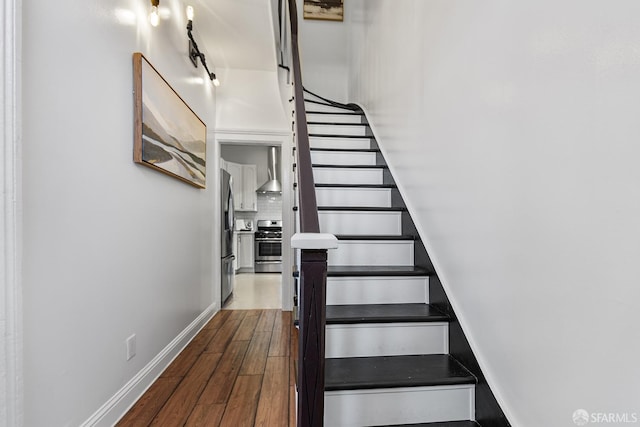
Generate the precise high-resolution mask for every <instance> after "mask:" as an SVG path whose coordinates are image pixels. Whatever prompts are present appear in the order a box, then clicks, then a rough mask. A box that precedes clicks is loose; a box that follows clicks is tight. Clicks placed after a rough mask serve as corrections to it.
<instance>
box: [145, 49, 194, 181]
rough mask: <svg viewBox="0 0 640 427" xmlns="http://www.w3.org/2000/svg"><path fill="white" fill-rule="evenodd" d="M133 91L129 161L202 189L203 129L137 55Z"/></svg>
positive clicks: (178, 96)
mask: <svg viewBox="0 0 640 427" xmlns="http://www.w3.org/2000/svg"><path fill="white" fill-rule="evenodd" d="M133 88H134V90H133V92H134V109H135V122H134V123H135V130H134V143H133V161H134V162H136V163H140V164H142V165H145V166H148V167H150V168H153V169H155V170H157V171H160V172H163V173H165V174H167V175H171V176H173V177H175V178H178V179H180V180H182V181H184V182H186V183H188V184H191V185H193V186H195V187H198V188H205V184H206V158H207V126H206V125H205V124H204V122H203V121H202V120H200V118H199V117H198V116H197V115H196V113H194V112H193V110H191V108H189V106H188V105H187V103H186V102H184V100H183V99H182V98H181V97H180V95H178V94H177V93H176V91H175V90H173V88H172V87H171V86H170V85H169V83H167V81H166V80H165V79H164V78H162V76H161V75H160V73H158V71H157V70H156V69H155V68H154V67H153V66H152V65H151V64H150V63H149V61H147V59H146V58H145V57H144V55H142V54H141V53H139V52H137V53H134V54H133Z"/></svg>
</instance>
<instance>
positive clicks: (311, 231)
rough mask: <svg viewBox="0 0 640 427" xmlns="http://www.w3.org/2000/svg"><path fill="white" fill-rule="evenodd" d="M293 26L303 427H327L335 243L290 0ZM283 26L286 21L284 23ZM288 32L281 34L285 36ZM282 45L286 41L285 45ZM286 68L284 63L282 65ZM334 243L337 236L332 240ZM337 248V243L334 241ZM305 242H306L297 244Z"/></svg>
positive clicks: (299, 422) (299, 379)
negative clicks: (314, 154)
mask: <svg viewBox="0 0 640 427" xmlns="http://www.w3.org/2000/svg"><path fill="white" fill-rule="evenodd" d="M288 5H289V18H290V23H289V24H290V26H291V27H290V28H291V43H290V47H291V59H292V63H291V64H290V65H291V70H292V72H293V86H294V95H293V101H294V112H295V127H294V130H295V146H296V150H295V152H296V156H297V160H296V167H297V174H298V185H297V186H296V189H297V191H298V215H299V218H300V230H299V231H300V234H298V235H296V236H294V238H295V237H302V240H303V242H295V243H294V242H293V240H295V239H292V247H294V248H298V249H299V250H300V251H301V253H300V266H299V282H300V295H299V313H300V316H299V352H298V377H297V387H298V407H297V411H298V412H297V425H298V427H322V426H323V424H324V359H325V349H324V346H325V326H326V287H327V249H328V248H330V247H335V246H332V245H333V243H331V242H330V243H328V244H327V243H326V241H325V242H324V244H322V243H321V244H317V245H316V244H315V243H316V241H317V240H318V239H314V238H311V239H307V238H305V236H306V237H318V235H319V234H320V222H319V220H318V204H317V201H316V190H315V182H314V179H313V169H312V165H311V150H310V147H309V130H308V128H307V117H306V115H307V113H306V110H305V106H304V87H303V85H302V68H301V66H300V52H299V47H298V12H297V8H296V0H289V1H288ZM282 24H284V22H281V25H282ZM282 33H283V32H282V31H281V34H282ZM280 44H281V46H282V44H283V40H281V41H280ZM283 65H284V64H283ZM331 238H333V240H335V237H334V236H329V239H328V240H329V241H331ZM335 242H336V243H335V245H337V240H335ZM298 243H301V244H298Z"/></svg>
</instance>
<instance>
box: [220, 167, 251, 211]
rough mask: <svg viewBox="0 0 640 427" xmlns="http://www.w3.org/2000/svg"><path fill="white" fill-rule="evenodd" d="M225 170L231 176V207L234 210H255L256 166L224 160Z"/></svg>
mask: <svg viewBox="0 0 640 427" xmlns="http://www.w3.org/2000/svg"><path fill="white" fill-rule="evenodd" d="M224 164H225V166H226V171H227V172H229V173H230V174H231V177H232V178H233V180H232V181H233V184H232V188H233V197H234V199H233V207H234V209H235V210H236V211H254V212H255V211H257V210H258V196H257V194H256V189H257V188H258V179H257V173H258V167H257V166H256V165H243V164H240V163H233V162H226V161H225V162H224Z"/></svg>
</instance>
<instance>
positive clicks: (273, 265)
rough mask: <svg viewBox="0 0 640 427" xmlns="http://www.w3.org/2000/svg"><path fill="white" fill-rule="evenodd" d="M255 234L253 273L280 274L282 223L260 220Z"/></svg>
mask: <svg viewBox="0 0 640 427" xmlns="http://www.w3.org/2000/svg"><path fill="white" fill-rule="evenodd" d="M257 225H258V228H257V231H256V232H255V244H256V250H255V257H256V260H255V272H256V273H281V272H282V221H279V220H278V221H272V220H260V221H258V223H257Z"/></svg>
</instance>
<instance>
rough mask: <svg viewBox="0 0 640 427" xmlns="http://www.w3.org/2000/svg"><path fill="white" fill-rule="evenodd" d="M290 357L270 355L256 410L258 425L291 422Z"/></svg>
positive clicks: (276, 425)
mask: <svg viewBox="0 0 640 427" xmlns="http://www.w3.org/2000/svg"><path fill="white" fill-rule="evenodd" d="M289 364H290V359H289V357H269V358H268V359H267V366H266V368H265V372H264V379H263V381H262V389H261V391H260V400H259V402H258V410H257V412H256V420H255V426H256V427H258V426H259V427H287V424H288V423H289V403H290V402H289V390H290V385H289Z"/></svg>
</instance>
